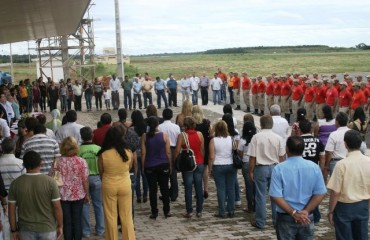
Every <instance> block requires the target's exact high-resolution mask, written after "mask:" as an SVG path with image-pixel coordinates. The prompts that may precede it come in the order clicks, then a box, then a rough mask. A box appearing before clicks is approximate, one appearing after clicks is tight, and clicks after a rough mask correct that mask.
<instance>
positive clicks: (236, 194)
mask: <svg viewBox="0 0 370 240" xmlns="http://www.w3.org/2000/svg"><path fill="white" fill-rule="evenodd" d="M238 201H240V186H239V181H238V169H236V175H235V202H238Z"/></svg>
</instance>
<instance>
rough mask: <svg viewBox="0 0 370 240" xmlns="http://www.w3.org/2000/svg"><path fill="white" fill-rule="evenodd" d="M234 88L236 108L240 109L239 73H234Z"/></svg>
mask: <svg viewBox="0 0 370 240" xmlns="http://www.w3.org/2000/svg"><path fill="white" fill-rule="evenodd" d="M233 89H234V95H235V104H236V108H235V110H240V77H239V75H238V73H234V81H233Z"/></svg>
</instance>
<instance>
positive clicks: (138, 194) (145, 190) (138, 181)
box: [135, 156, 148, 200]
mask: <svg viewBox="0 0 370 240" xmlns="http://www.w3.org/2000/svg"><path fill="white" fill-rule="evenodd" d="M141 179H142V180H143V196H144V197H145V198H147V197H148V181H147V180H146V176H145V174H141V157H140V156H137V174H136V179H135V182H136V184H135V190H136V198H137V199H140V200H141Z"/></svg>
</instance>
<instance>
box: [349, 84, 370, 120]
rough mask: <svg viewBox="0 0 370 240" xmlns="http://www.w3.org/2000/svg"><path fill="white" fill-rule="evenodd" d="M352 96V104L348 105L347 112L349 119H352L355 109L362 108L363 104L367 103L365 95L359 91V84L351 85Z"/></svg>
mask: <svg viewBox="0 0 370 240" xmlns="http://www.w3.org/2000/svg"><path fill="white" fill-rule="evenodd" d="M352 88H353V95H352V102H351V105H350V110H349V115H350V117H349V119H352V117H353V113H354V111H355V109H356V108H358V107H364V104H366V103H367V99H366V97H365V94H364V93H363V92H362V91H361V89H360V88H361V85H360V83H357V82H356V83H355V84H353V87H352Z"/></svg>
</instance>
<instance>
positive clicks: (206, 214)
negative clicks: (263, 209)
mask: <svg viewBox="0 0 370 240" xmlns="http://www.w3.org/2000/svg"><path fill="white" fill-rule="evenodd" d="M121 96H122V95H121ZM180 100H181V96H179V97H178V101H179V102H180ZM121 103H122V99H121ZM121 107H122V105H121ZM173 110H174V112H175V114H177V113H179V112H180V108H179V107H178V108H173ZM103 112H105V111H95V110H93V111H92V112H86V111H85V110H84V111H83V112H82V113H80V112H79V113H78V122H79V123H81V124H84V125H88V126H90V127H92V128H93V129H95V128H96V123H97V121H98V120H99V117H100V115H101V114H102V113H103ZM106 112H109V113H110V114H112V117H113V118H114V121H116V120H118V117H117V113H116V111H106ZM204 112H205V115H206V117H207V118H209V119H210V120H212V121H215V120H216V119H218V118H220V117H221V116H222V115H221V114H222V106H219V105H216V106H214V105H213V103H209V104H208V106H205V107H204ZM143 113H144V115H145V112H144V110H143ZM161 113H162V111H159V114H160V115H161ZM234 115H235V117H236V118H237V120H238V129H240V128H241V127H242V126H241V123H242V116H243V115H244V113H243V112H241V111H235V113H234ZM175 116H176V115H175ZM49 117H50V115H49ZM257 119H258V117H256V120H257ZM256 123H257V125H259V123H258V121H257V122H256ZM178 180H179V185H180V186H179V191H180V192H179V197H178V199H177V201H176V202H172V203H171V213H172V215H173V216H172V217H171V218H167V219H165V218H164V217H163V213H162V212H161V211H159V216H158V218H157V220H151V219H149V215H150V205H149V202H147V203H139V204H138V203H136V198H135V206H134V208H135V220H134V223H135V232H136V238H137V239H140V240H141V239H178V240H179V239H193V240H195V239H220V240H221V239H276V237H275V231H274V228H273V227H272V222H271V211H270V204H269V200H268V206H267V211H268V220H267V227H266V229H265V230H263V231H261V230H258V229H255V228H254V227H252V226H251V224H250V220H251V219H253V214H247V213H245V212H243V211H242V209H243V208H244V207H246V206H245V205H246V200H245V191H244V180H243V177H242V175H241V172H240V171H239V174H238V180H239V183H240V186H241V188H242V192H241V196H242V206H241V207H239V208H237V209H236V211H235V217H234V218H225V219H218V218H215V217H213V214H214V213H216V211H217V197H216V191H215V184H214V181H213V179H209V195H210V196H209V198H208V199H207V200H205V202H204V211H203V217H202V218H200V219H198V218H196V217H195V216H193V218H191V219H184V218H183V217H182V213H184V212H185V200H184V188H183V186H182V184H181V183H182V179H181V174H179V175H178ZM328 200H329V198H328V196H327V197H326V198H325V199H324V201H323V203H322V204H321V205H322V206H321V214H322V219H321V222H320V223H319V224H318V225H317V226H316V230H315V236H316V239H334V228H332V227H331V226H330V225H329V224H328V221H327V218H326V215H327V212H328ZM158 204H159V205H158V209H162V206H161V202H160V201H158ZM193 206H194V207H195V199H194V200H193ZM91 216H93V214H91ZM94 223H95V220H94V219H93V217H92V218H91V226H92V228H94ZM369 226H370V225H369ZM92 236H93V234H92ZM120 236H121V235H120ZM86 239H87V238H86ZM89 239H102V238H99V237H94V236H93V237H90V238H89Z"/></svg>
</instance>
